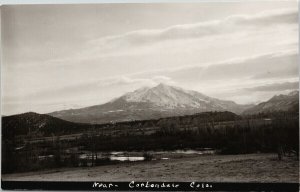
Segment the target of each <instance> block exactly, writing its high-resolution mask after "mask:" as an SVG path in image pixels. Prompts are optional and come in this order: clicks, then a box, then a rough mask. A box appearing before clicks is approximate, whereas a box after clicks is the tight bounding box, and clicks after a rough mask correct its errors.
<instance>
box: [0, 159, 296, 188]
mask: <svg viewBox="0 0 300 192" xmlns="http://www.w3.org/2000/svg"><path fill="white" fill-rule="evenodd" d="M2 179H3V180H17V181H131V180H134V181H207V182H299V161H296V160H295V159H293V158H284V159H283V160H282V161H278V160H277V155H276V154H247V155H202V156H196V155H186V156H180V157H176V158H171V159H165V160H163V159H161V160H153V161H142V162H124V163H119V164H115V165H104V166H97V167H85V168H63V169H53V170H45V171H38V172H28V173H17V174H4V175H2Z"/></svg>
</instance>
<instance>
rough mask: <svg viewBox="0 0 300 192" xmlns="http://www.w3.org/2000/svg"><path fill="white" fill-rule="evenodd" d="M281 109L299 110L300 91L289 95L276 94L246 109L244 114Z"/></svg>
mask: <svg viewBox="0 0 300 192" xmlns="http://www.w3.org/2000/svg"><path fill="white" fill-rule="evenodd" d="M279 111H290V112H299V91H292V92H290V93H289V94H287V95H275V96H274V97H272V98H271V99H269V100H268V101H266V102H262V103H259V104H258V105H255V106H254V107H251V108H249V109H247V110H245V111H244V113H243V114H257V113H270V112H279Z"/></svg>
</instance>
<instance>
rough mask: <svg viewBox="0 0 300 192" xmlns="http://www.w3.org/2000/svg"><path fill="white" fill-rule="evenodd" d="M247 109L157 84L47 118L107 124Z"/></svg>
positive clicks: (237, 111)
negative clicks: (106, 101) (103, 102)
mask: <svg viewBox="0 0 300 192" xmlns="http://www.w3.org/2000/svg"><path fill="white" fill-rule="evenodd" d="M249 107H251V106H249V105H238V104H236V103H235V102H233V101H225V100H220V99H216V98H212V97H208V96H206V95H204V94H202V93H199V92H196V91H190V90H184V89H182V88H179V87H173V86H168V85H165V84H159V85H157V86H155V87H152V88H148V87H147V88H141V89H138V90H136V91H133V92H130V93H127V94H125V95H123V96H121V97H119V98H117V99H114V100H112V101H110V102H108V103H105V104H102V105H95V106H91V107H85V108H81V109H70V110H63V111H56V112H53V113H49V115H51V116H54V117H58V118H61V119H64V120H68V121H71V122H81V123H107V122H111V121H114V122H120V121H130V120H147V119H158V118H162V117H170V116H181V115H192V114H195V113H199V112H207V111H231V112H234V113H237V114H240V113H242V112H243V111H244V110H245V109H247V108H249Z"/></svg>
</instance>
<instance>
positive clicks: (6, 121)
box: [2, 112, 88, 139]
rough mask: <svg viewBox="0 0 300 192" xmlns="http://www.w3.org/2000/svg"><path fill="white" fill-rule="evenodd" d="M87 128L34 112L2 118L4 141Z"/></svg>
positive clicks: (83, 125)
mask: <svg viewBox="0 0 300 192" xmlns="http://www.w3.org/2000/svg"><path fill="white" fill-rule="evenodd" d="M87 127H88V125H86V124H78V123H72V122H68V121H65V120H61V119H58V118H56V117H52V116H49V115H44V114H38V113H34V112H28V113H23V114H18V115H11V116H5V117H2V135H3V138H5V139H8V138H12V137H13V136H17V135H28V134H29V133H30V134H32V135H40V136H51V135H52V134H54V135H58V134H66V133H73V132H76V131H80V130H85V129H86V128H87Z"/></svg>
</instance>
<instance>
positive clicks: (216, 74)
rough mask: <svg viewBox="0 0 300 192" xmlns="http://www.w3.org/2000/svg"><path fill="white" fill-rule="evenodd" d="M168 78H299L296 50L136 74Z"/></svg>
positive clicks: (196, 79)
mask: <svg viewBox="0 0 300 192" xmlns="http://www.w3.org/2000/svg"><path fill="white" fill-rule="evenodd" d="M162 74H164V75H166V76H168V77H170V78H172V79H174V80H176V81H186V82H206V83H208V82H209V81H219V80H220V81H224V80H232V79H253V80H257V79H280V78H287V77H297V76H298V53H297V51H296V50H289V51H283V52H275V53H267V54H262V55H258V56H253V57H245V58H237V59H231V60H229V61H222V62H217V63H207V64H202V63H201V64H200V65H193V66H185V67H179V68H173V69H169V70H156V71H152V72H151V71H150V72H144V73H137V74H135V76H137V77H141V76H147V77H151V76H153V75H156V76H157V75H162Z"/></svg>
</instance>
